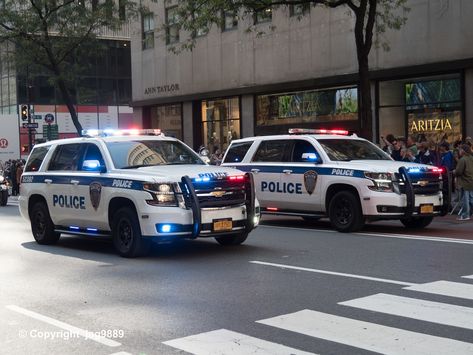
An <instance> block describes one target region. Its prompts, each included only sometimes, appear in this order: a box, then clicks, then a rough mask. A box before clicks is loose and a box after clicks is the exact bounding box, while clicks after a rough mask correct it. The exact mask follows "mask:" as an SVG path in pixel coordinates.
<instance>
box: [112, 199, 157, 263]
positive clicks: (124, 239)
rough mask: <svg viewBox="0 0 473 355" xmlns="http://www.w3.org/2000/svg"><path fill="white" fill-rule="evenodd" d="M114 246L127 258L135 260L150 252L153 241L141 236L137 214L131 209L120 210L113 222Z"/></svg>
mask: <svg viewBox="0 0 473 355" xmlns="http://www.w3.org/2000/svg"><path fill="white" fill-rule="evenodd" d="M112 237H113V245H114V247H115V249H116V250H117V252H118V253H119V254H120V255H121V256H123V257H125V258H134V257H137V256H140V255H145V254H147V253H148V252H149V249H150V246H151V241H150V240H146V239H144V238H143V237H142V236H141V228H140V223H139V221H138V217H137V215H136V212H135V211H134V210H133V209H132V208H130V207H123V208H120V209H119V210H118V211H117V212H115V214H114V215H113V220H112Z"/></svg>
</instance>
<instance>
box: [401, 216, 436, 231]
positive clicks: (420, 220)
mask: <svg viewBox="0 0 473 355" xmlns="http://www.w3.org/2000/svg"><path fill="white" fill-rule="evenodd" d="M433 220H434V217H432V216H430V217H410V218H401V223H402V224H404V226H405V227H407V228H415V229H422V228H425V227H427V226H428V225H429V224H430V223H432V221H433Z"/></svg>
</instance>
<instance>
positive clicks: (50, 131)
mask: <svg viewBox="0 0 473 355" xmlns="http://www.w3.org/2000/svg"><path fill="white" fill-rule="evenodd" d="M43 136H44V137H47V138H48V140H53V139H59V128H58V125H57V124H48V125H43Z"/></svg>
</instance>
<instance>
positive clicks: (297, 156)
mask: <svg viewBox="0 0 473 355" xmlns="http://www.w3.org/2000/svg"><path fill="white" fill-rule="evenodd" d="M304 153H315V154H316V155H317V156H318V154H317V151H316V150H315V148H314V146H313V145H312V144H311V143H310V142H308V141H305V140H302V139H298V140H296V141H294V148H293V150H292V161H293V162H298V163H302V162H306V161H307V160H304V159H302V154H304Z"/></svg>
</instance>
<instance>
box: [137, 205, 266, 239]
mask: <svg viewBox="0 0 473 355" xmlns="http://www.w3.org/2000/svg"><path fill="white" fill-rule="evenodd" d="M257 211H258V213H257V214H255V215H254V217H253V222H254V226H257V225H258V223H259V218H260V215H259V208H258V209H257ZM200 216H201V220H200V226H199V234H198V235H194V233H193V232H194V216H193V212H192V211H191V210H185V209H182V208H179V207H176V208H159V209H157V208H154V211H153V210H151V209H148V211H146V212H145V213H141V215H140V216H138V217H139V218H140V226H141V232H142V234H143V236H148V237H170V236H179V237H185V238H196V237H214V236H218V235H222V234H235V233H242V232H245V231H248V232H249V231H250V230H248V228H247V218H248V213H247V208H246V206H245V205H241V206H237V207H230V208H203V209H201V210H200ZM221 220H231V229H228V230H224V231H218V230H215V228H214V227H215V222H218V221H221Z"/></svg>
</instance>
